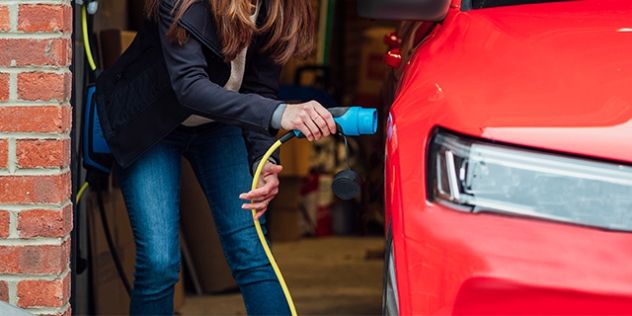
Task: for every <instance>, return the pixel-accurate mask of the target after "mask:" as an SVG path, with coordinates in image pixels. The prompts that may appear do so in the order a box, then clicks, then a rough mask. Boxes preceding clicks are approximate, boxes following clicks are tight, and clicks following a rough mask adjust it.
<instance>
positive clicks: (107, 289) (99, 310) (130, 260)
mask: <svg viewBox="0 0 632 316" xmlns="http://www.w3.org/2000/svg"><path fill="white" fill-rule="evenodd" d="M103 201H104V206H105V213H106V216H107V221H108V224H109V227H110V232H111V235H112V239H113V243H114V247H115V248H116V252H117V254H118V256H119V259H120V260H121V264H122V266H123V270H124V271H125V276H126V277H127V280H128V281H129V282H130V284H133V281H134V275H133V272H134V263H135V255H136V247H135V245H134V239H133V237H132V235H131V227H130V224H129V217H128V216H127V212H126V210H125V207H124V204H123V199H122V195H121V192H120V190H118V189H116V190H113V191H106V192H103ZM87 205H88V222H89V226H90V230H89V234H90V242H91V244H90V251H91V255H92V261H91V269H92V274H91V275H92V284H93V303H94V311H95V314H97V315H127V313H128V312H129V302H130V298H129V296H128V294H127V292H126V291H125V287H124V285H123V282H122V281H121V279H120V276H119V273H118V271H117V269H116V265H115V264H114V260H113V258H112V254H111V253H110V249H109V247H108V244H107V240H106V238H105V231H104V230H103V224H102V221H101V214H100V212H99V207H98V204H97V197H96V193H95V192H90V194H89V195H88V203H87Z"/></svg>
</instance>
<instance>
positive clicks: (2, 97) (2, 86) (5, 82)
mask: <svg viewBox="0 0 632 316" xmlns="http://www.w3.org/2000/svg"><path fill="white" fill-rule="evenodd" d="M0 55H2V54H0ZM0 58H2V57H0ZM10 80H11V75H9V74H8V73H0V101H7V100H9V84H10Z"/></svg>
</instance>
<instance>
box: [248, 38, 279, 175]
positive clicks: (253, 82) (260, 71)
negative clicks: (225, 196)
mask: <svg viewBox="0 0 632 316" xmlns="http://www.w3.org/2000/svg"><path fill="white" fill-rule="evenodd" d="M259 40H262V39H261V38H260V39H259ZM259 49H260V48H259V47H258V45H252V46H251V47H250V48H249V55H251V56H252V57H251V58H250V59H249V62H248V63H247V64H246V68H245V71H244V79H243V82H242V84H241V89H240V91H239V92H240V93H244V94H250V93H254V94H258V95H260V96H262V97H265V98H268V99H273V100H275V99H276V96H277V93H278V92H279V77H280V76H281V65H279V64H276V63H275V62H274V61H272V59H271V58H270V55H269V54H268V53H266V52H264V53H261V52H259ZM251 50H252V51H251ZM243 136H244V140H245V141H246V146H247V147H248V159H249V161H250V165H251V166H253V165H254V163H255V162H257V161H259V160H260V159H261V158H262V157H263V155H264V154H265V153H266V151H267V150H268V148H270V146H272V144H274V142H275V141H276V139H277V138H276V133H274V135H268V134H262V133H258V132H255V131H252V130H247V129H243ZM272 158H273V159H274V162H275V163H276V164H280V163H281V160H280V158H279V150H278V149H277V150H276V151H275V152H274V153H273V154H272ZM253 172H254V170H253Z"/></svg>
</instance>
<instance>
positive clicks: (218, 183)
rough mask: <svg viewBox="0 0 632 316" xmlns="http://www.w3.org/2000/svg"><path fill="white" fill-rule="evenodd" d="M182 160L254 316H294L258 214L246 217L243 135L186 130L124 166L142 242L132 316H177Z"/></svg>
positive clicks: (121, 172)
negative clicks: (266, 247) (262, 236)
mask: <svg viewBox="0 0 632 316" xmlns="http://www.w3.org/2000/svg"><path fill="white" fill-rule="evenodd" d="M182 156H184V157H185V158H187V159H188V160H189V162H190V163H191V165H192V166H193V170H194V172H195V174H196V176H197V178H198V181H199V183H200V185H201V187H202V189H203V190H204V193H205V195H206V198H207V200H208V202H209V205H210V207H211V210H212V213H213V218H214V220H215V225H216V227H217V231H218V233H219V237H220V241H221V244H222V247H223V249H224V254H225V255H226V260H227V261H228V265H229V266H230V269H231V271H232V273H233V276H234V277H235V280H236V281H237V284H238V285H239V288H240V290H241V293H242V296H243V299H244V303H245V305H246V310H247V311H248V314H249V315H289V314H290V310H289V307H288V304H287V301H286V300H285V296H284V294H283V291H282V289H281V286H280V284H279V281H278V279H277V277H276V274H275V273H274V270H273V269H272V266H271V265H270V262H269V261H268V258H267V257H266V254H265V252H264V250H263V248H262V246H261V243H260V241H259V239H258V237H257V232H256V230H255V226H254V223H253V220H252V213H251V211H250V210H243V209H241V205H242V204H243V203H244V202H245V201H242V200H240V199H239V194H240V193H243V192H248V191H249V190H250V186H251V183H252V176H251V175H250V172H249V166H248V159H247V153H246V147H245V143H244V140H243V138H242V135H241V129H239V128H236V127H233V126H226V125H223V124H220V123H208V124H205V125H202V126H198V127H179V128H178V129H176V130H175V131H173V132H172V133H171V134H170V135H168V136H167V137H166V138H164V139H163V140H161V141H160V142H159V143H158V144H156V145H155V146H154V147H152V148H151V149H150V150H149V151H147V152H146V153H144V154H143V155H142V157H140V158H139V159H138V160H137V161H136V162H134V163H133V164H132V165H131V166H129V167H127V168H125V169H123V168H121V167H120V166H117V176H118V179H119V183H120V186H121V189H122V191H123V197H124V199H125V204H126V206H127V210H128V213H129V218H130V221H131V224H132V230H133V232H134V240H135V242H136V265H135V268H136V272H135V273H134V276H135V280H134V290H133V292H132V300H131V304H130V314H131V315H173V312H174V311H173V295H174V285H175V283H176V282H177V281H178V270H179V268H180V245H179V238H178V233H179V230H180V210H179V204H180V183H181V178H182V170H181V159H182V158H181V157H182ZM262 218H263V217H262ZM260 222H261V223H262V224H263V222H264V220H260ZM264 232H265V230H264Z"/></svg>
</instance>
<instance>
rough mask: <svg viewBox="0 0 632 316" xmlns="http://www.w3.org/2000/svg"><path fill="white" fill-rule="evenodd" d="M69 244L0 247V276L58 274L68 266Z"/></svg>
mask: <svg viewBox="0 0 632 316" xmlns="http://www.w3.org/2000/svg"><path fill="white" fill-rule="evenodd" d="M69 247H70V242H68V241H66V242H64V243H63V244H61V245H37V246H0V257H1V258H2V265H0V273H1V274H59V273H62V272H64V271H66V269H67V268H68V266H69V260H70V253H69V252H68V248H69Z"/></svg>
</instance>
